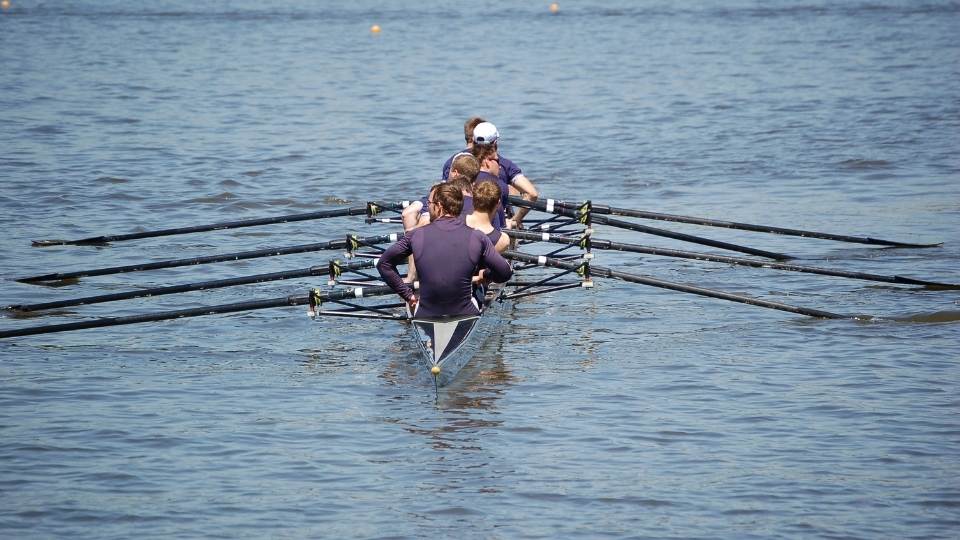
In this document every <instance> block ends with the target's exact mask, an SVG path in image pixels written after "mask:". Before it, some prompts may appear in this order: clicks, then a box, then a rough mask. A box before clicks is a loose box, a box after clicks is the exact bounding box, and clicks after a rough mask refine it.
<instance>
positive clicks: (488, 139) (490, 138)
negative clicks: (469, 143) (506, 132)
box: [473, 122, 500, 146]
mask: <svg viewBox="0 0 960 540" xmlns="http://www.w3.org/2000/svg"><path fill="white" fill-rule="evenodd" d="M499 139H500V132H499V131H497V126H495V125H493V124H491V123H490V122H481V123H479V124H477V125H476V127H474V128H473V145H474V146H477V145H479V146H491V145H493V146H496V144H497V141H498V140H499Z"/></svg>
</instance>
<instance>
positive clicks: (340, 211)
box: [33, 206, 369, 247]
mask: <svg viewBox="0 0 960 540" xmlns="http://www.w3.org/2000/svg"><path fill="white" fill-rule="evenodd" d="M368 211H369V208H368V207H367V206H354V207H351V208H336V209H333V210H321V211H317V212H307V213H304V214H289V215H286V216H275V217H267V218H254V219H242V220H238V221H223V222H220V223H211V224H208V225H196V226H193V227H176V228H173V229H160V230H156V231H143V232H138V233H129V234H114V235H103V236H91V237H89V238H81V239H79V240H34V241H33V245H34V246H36V247H47V246H65V245H72V246H81V245H103V244H108V243H110V242H121V241H124V240H139V239H141V238H155V237H158V236H174V235H178V234H190V233H198V232H208V231H221V230H225V229H238V228H241V227H256V226H259V225H273V224H275V223H292V222H295V221H309V220H314V219H325V218H334V217H343V216H362V215H367V213H368Z"/></svg>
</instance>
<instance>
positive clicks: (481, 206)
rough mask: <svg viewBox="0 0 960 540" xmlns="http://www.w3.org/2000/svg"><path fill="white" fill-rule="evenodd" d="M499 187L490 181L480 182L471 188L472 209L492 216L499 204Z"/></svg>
mask: <svg viewBox="0 0 960 540" xmlns="http://www.w3.org/2000/svg"><path fill="white" fill-rule="evenodd" d="M500 195H501V192H500V186H499V185H497V183H496V182H494V181H492V180H481V181H479V182H477V183H476V184H475V185H474V186H473V208H474V209H476V210H479V211H481V212H484V213H487V214H492V213H493V212H494V211H495V210H496V209H497V203H499V202H500Z"/></svg>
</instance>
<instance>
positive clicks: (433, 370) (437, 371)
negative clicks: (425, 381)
mask: <svg viewBox="0 0 960 540" xmlns="http://www.w3.org/2000/svg"><path fill="white" fill-rule="evenodd" d="M430 373H433V374H434V375H439V374H440V366H433V367H432V368H430Z"/></svg>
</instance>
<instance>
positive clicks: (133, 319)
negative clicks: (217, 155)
mask: <svg viewBox="0 0 960 540" xmlns="http://www.w3.org/2000/svg"><path fill="white" fill-rule="evenodd" d="M387 294H394V292H393V290H392V289H391V288H390V287H387V286H376V287H352V288H349V289H344V290H338V291H331V292H327V293H320V296H319V299H320V300H322V301H324V302H326V301H334V300H346V299H349V298H366V297H370V296H383V295H387ZM314 300H316V299H314ZM310 302H311V295H302V296H297V295H293V296H284V297H281V298H271V299H266V300H251V301H248V302H238V303H235V304H221V305H217V306H205V307H198V308H190V309H180V310H176V311H161V312H158V313H146V314H142V315H130V316H126V317H106V318H102V319H93V320H89V321H78V322H74V323H66V324H54V325H47V326H30V327H27V328H19V329H16V330H5V331H2V332H0V339H5V338H12V337H22V336H33V335H38V334H52V333H54V332H69V331H72V330H86V329H90V328H103V327H107V326H122V325H127V324H139V323H147V322H158V321H167V320H171V319H183V318H187V317H201V316H204V315H218V314H224V313H238V312H241V311H254V310H258V309H270V308H277V307H285V306H300V305H307V304H310Z"/></svg>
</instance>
